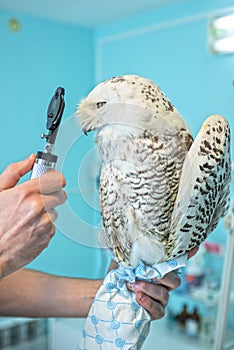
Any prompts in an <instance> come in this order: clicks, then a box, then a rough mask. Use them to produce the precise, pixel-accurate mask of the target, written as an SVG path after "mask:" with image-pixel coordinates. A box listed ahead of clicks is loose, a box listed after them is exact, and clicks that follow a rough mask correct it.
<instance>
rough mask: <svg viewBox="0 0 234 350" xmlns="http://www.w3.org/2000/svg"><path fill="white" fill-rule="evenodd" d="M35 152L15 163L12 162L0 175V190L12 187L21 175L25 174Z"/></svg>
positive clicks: (32, 162)
mask: <svg viewBox="0 0 234 350" xmlns="http://www.w3.org/2000/svg"><path fill="white" fill-rule="evenodd" d="M35 158H36V156H35V154H31V155H30V156H29V157H28V158H27V159H24V160H21V161H20V162H17V163H12V164H10V165H8V167H7V168H6V169H5V170H4V171H3V172H2V174H1V175H0V191H3V190H6V189H8V188H11V187H14V186H15V185H16V184H17V182H18V181H19V180H20V178H21V177H22V176H24V175H25V174H27V173H28V172H29V170H31V169H32V166H33V164H34V162H35Z"/></svg>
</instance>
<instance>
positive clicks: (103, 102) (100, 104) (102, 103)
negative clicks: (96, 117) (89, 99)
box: [96, 101, 106, 108]
mask: <svg viewBox="0 0 234 350" xmlns="http://www.w3.org/2000/svg"><path fill="white" fill-rule="evenodd" d="M105 104H106V101H100V102H97V103H96V106H97V108H101V107H103V106H104V105H105Z"/></svg>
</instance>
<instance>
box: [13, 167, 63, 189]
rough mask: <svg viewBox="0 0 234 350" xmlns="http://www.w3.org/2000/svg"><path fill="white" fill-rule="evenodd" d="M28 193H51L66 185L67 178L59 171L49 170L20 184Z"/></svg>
mask: <svg viewBox="0 0 234 350" xmlns="http://www.w3.org/2000/svg"><path fill="white" fill-rule="evenodd" d="M19 186H21V187H22V188H27V192H28V193H41V194H50V193H53V192H56V191H59V190H61V189H62V188H63V187H65V186H66V180H65V178H64V176H63V175H62V174H61V173H60V172H59V171H48V172H47V173H45V174H44V175H42V176H41V177H39V178H36V179H32V180H30V181H26V182H24V183H22V184H20V185H19Z"/></svg>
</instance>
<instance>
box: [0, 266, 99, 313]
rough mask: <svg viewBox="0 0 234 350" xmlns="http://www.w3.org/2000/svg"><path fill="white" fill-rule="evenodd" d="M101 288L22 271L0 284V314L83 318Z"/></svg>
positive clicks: (83, 281)
mask: <svg viewBox="0 0 234 350" xmlns="http://www.w3.org/2000/svg"><path fill="white" fill-rule="evenodd" d="M100 284H101V281H100V280H88V279H77V278H66V277H58V276H53V275H49V274H45V273H41V272H37V271H32V270H27V269H21V270H19V271H17V272H15V273H14V274H12V275H10V276H8V277H6V278H4V279H3V280H1V282H0V314H1V315H3V316H25V317H84V316H86V315H87V313H88V310H89V308H90V306H91V304H92V301H93V298H94V296H95V294H96V292H97V289H98V288H99V286H100Z"/></svg>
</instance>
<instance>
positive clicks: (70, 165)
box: [0, 10, 99, 277]
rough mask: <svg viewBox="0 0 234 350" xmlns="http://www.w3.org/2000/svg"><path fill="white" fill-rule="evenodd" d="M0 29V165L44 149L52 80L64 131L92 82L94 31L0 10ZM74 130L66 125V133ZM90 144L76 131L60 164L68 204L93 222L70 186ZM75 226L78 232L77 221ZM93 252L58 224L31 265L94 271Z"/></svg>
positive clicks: (75, 273) (54, 269)
mask: <svg viewBox="0 0 234 350" xmlns="http://www.w3.org/2000/svg"><path fill="white" fill-rule="evenodd" d="M10 17H16V18H17V19H18V20H19V22H20V25H21V29H20V31H18V32H15V33H14V32H11V31H10V30H9V29H8V19H9V18H10ZM0 33H1V34H0V82H1V83H0V101H1V102H0V115H1V117H0V118H1V138H0V149H1V163H0V171H2V170H3V169H4V168H5V167H6V166H7V164H8V163H10V162H15V161H18V160H21V159H23V158H24V157H27V156H28V155H29V154H30V153H33V152H34V153H35V152H37V150H42V149H43V147H44V143H45V142H44V140H43V141H42V140H41V139H40V134H41V132H42V131H46V130H45V122H46V111H47V106H48V103H49V101H50V99H51V97H52V96H53V94H54V91H55V89H56V88H57V86H63V87H64V88H65V90H66V93H65V101H66V107H65V112H64V117H63V120H64V122H63V124H62V127H61V132H62V131H63V126H64V125H66V121H67V120H69V118H70V116H71V115H72V114H73V113H74V111H75V108H76V105H77V103H78V101H79V100H80V98H82V97H84V96H85V95H86V94H87V92H88V91H89V90H90V89H91V87H92V86H93V84H94V59H93V57H94V34H93V31H92V30H90V29H85V28H82V27H78V26H72V25H66V24H62V25H61V24H60V23H56V22H53V21H47V20H42V19H36V18H31V17H27V16H22V15H21V14H15V13H7V12H3V11H1V10H0ZM75 130H76V128H75ZM73 131H74V130H73V129H71V128H70V130H68V134H67V135H66V138H67V139H69V138H70V134H69V133H70V132H71V133H72V132H73ZM77 133H78V128H77ZM58 143H59V144H60V147H62V146H63V144H66V142H65V140H63V139H62V140H60V139H59V138H58ZM89 147H90V140H88V138H87V139H85V138H84V137H81V138H78V137H77V138H76V139H75V140H74V144H68V146H67V150H65V151H67V152H68V155H67V156H66V159H65V161H64V164H63V168H62V170H63V173H64V174H65V176H66V179H67V187H66V190H67V192H68V195H69V200H68V202H69V203H70V206H71V207H72V210H74V212H77V213H78V215H80V216H81V217H82V218H83V219H84V220H86V221H87V222H88V223H90V224H92V223H93V222H94V213H93V211H92V210H91V209H90V208H89V207H88V206H87V204H86V203H85V201H83V199H82V197H81V195H80V194H79V191H78V190H77V191H74V190H73V189H74V188H76V184H77V179H76V173H77V169H78V167H79V164H80V163H81V162H82V159H83V156H84V154H85V153H86V152H87V151H88V149H89ZM75 151H76V152H75ZM71 155H73V159H71ZM27 178H28V177H26V178H25V179H27ZM77 189H78V187H77ZM61 209H62V208H60V212H61ZM76 231H77V233H79V227H76ZM97 254H99V252H98V251H97V250H96V249H93V248H91V247H90V246H89V244H79V243H77V241H76V240H71V239H69V232H64V231H63V232H60V230H57V234H56V235H55V237H54V238H53V239H52V241H51V243H50V245H49V247H48V248H47V249H46V250H45V251H44V252H43V253H42V254H41V255H40V256H39V257H38V258H37V259H36V260H35V261H34V262H33V263H32V264H30V267H32V268H35V269H40V270H43V271H47V272H51V273H57V274H61V275H70V276H85V277H95V276H96V273H97V271H96V270H97V269H96V267H97ZM81 262H82V264H81ZM81 265H82V266H81Z"/></svg>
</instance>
